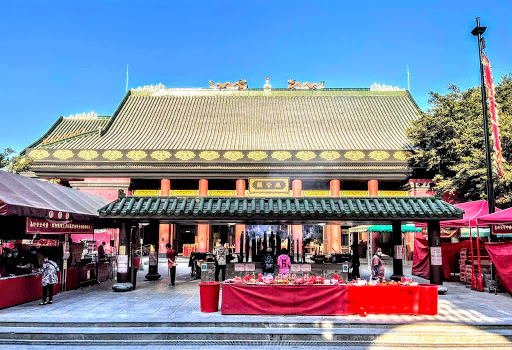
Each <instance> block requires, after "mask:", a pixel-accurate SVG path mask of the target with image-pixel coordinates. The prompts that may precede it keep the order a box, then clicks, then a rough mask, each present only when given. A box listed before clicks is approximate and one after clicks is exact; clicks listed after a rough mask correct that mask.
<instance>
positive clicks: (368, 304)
mask: <svg viewBox="0 0 512 350" xmlns="http://www.w3.org/2000/svg"><path fill="white" fill-rule="evenodd" d="M348 300H349V305H350V313H351V314H359V313H361V311H364V312H366V313H368V314H407V315H437V286H436V285H430V284H420V285H418V286H349V288H348ZM361 309H362V310H361Z"/></svg>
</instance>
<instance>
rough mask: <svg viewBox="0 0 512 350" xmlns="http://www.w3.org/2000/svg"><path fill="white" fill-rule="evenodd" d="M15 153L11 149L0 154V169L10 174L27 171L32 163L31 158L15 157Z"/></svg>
mask: <svg viewBox="0 0 512 350" xmlns="http://www.w3.org/2000/svg"><path fill="white" fill-rule="evenodd" d="M15 154H16V151H15V150H13V149H12V148H9V147H8V148H6V149H5V150H4V151H3V152H1V153H0V169H5V170H7V171H8V172H11V173H16V174H18V173H20V172H23V171H28V170H29V169H30V167H31V165H32V163H33V160H32V158H29V157H22V156H19V155H15Z"/></svg>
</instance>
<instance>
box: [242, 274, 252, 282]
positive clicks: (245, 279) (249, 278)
mask: <svg viewBox="0 0 512 350" xmlns="http://www.w3.org/2000/svg"><path fill="white" fill-rule="evenodd" d="M253 279H254V276H253V275H251V274H248V275H246V276H245V277H244V281H245V282H247V281H249V280H253Z"/></svg>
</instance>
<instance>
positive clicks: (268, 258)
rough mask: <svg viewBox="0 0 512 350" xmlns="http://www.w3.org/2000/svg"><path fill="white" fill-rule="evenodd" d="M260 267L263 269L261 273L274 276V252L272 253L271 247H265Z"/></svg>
mask: <svg viewBox="0 0 512 350" xmlns="http://www.w3.org/2000/svg"><path fill="white" fill-rule="evenodd" d="M261 268H262V269H263V275H265V276H269V275H270V276H272V277H274V254H272V248H267V252H266V253H265V255H263V258H262V259H261Z"/></svg>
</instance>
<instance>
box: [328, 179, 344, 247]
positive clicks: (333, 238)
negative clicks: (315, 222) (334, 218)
mask: <svg viewBox="0 0 512 350" xmlns="http://www.w3.org/2000/svg"><path fill="white" fill-rule="evenodd" d="M329 187H330V189H331V197H339V196H340V180H331V181H330V183H329ZM328 232H329V253H334V252H340V251H341V226H340V225H329V227H328Z"/></svg>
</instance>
